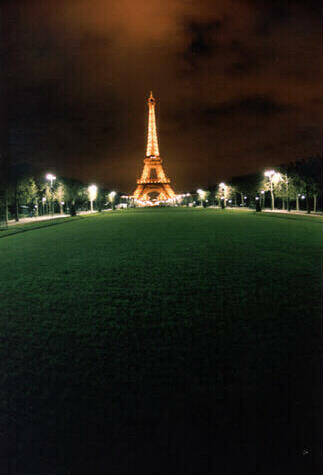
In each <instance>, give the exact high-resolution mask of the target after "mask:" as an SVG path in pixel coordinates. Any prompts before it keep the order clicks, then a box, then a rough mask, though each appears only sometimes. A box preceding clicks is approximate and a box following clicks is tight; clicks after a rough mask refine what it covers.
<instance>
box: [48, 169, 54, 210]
mask: <svg viewBox="0 0 323 475" xmlns="http://www.w3.org/2000/svg"><path fill="white" fill-rule="evenodd" d="M46 179H47V180H49V181H50V194H51V214H52V215H53V214H54V200H53V182H54V180H56V176H55V175H53V174H52V173H47V175H46Z"/></svg>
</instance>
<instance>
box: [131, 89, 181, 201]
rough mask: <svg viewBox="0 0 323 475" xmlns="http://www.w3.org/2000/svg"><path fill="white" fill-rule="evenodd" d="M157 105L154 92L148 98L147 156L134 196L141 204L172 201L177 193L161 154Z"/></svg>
mask: <svg viewBox="0 0 323 475" xmlns="http://www.w3.org/2000/svg"><path fill="white" fill-rule="evenodd" d="M155 105H156V101H155V99H154V96H153V93H152V92H151V93H150V96H149V98H148V136H147V149H146V158H145V159H144V168H143V171H142V174H141V178H140V179H139V180H137V188H136V189H135V191H134V194H133V198H134V199H135V200H136V201H137V203H138V204H140V205H141V206H147V205H150V204H153V203H158V202H160V201H171V200H174V198H175V193H174V190H173V189H172V187H171V186H170V179H169V178H167V177H166V175H165V172H164V170H163V166H162V159H161V158H160V155H159V147H158V138H157V127H156V116H155Z"/></svg>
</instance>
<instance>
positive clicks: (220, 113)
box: [201, 96, 291, 122]
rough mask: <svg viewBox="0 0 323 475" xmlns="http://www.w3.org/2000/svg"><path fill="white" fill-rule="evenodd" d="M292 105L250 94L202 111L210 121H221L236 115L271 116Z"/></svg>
mask: <svg viewBox="0 0 323 475" xmlns="http://www.w3.org/2000/svg"><path fill="white" fill-rule="evenodd" d="M290 108H291V106H289V105H285V104H278V103H277V102H276V101H275V100H273V99H271V98H270V97H265V96H249V97H246V98H243V99H239V100H236V101H230V102H223V103H221V104H218V105H216V106H214V107H212V108H208V109H206V110H204V111H202V114H201V115H202V116H203V117H204V118H205V119H206V120H207V122H210V121H221V120H222V119H223V118H224V117H229V118H230V119H232V118H233V117H234V116H236V115H238V116H239V117H248V118H250V117H251V116H255V117H257V118H270V117H272V116H274V115H277V114H278V113H281V112H285V111H287V110H289V109H290Z"/></svg>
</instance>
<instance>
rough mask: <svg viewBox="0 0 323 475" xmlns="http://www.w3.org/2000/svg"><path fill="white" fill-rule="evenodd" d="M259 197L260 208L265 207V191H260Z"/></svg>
mask: <svg viewBox="0 0 323 475" xmlns="http://www.w3.org/2000/svg"><path fill="white" fill-rule="evenodd" d="M260 193H261V195H262V207H263V208H264V207H265V190H261V192H260Z"/></svg>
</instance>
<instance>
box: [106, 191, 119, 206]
mask: <svg viewBox="0 0 323 475" xmlns="http://www.w3.org/2000/svg"><path fill="white" fill-rule="evenodd" d="M116 194H117V193H116V192H115V191H111V192H110V193H109V195H108V196H109V201H110V202H111V205H112V209H114V200H115V196H116Z"/></svg>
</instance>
